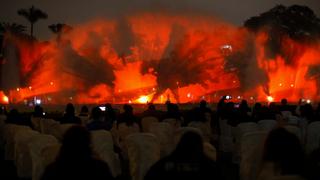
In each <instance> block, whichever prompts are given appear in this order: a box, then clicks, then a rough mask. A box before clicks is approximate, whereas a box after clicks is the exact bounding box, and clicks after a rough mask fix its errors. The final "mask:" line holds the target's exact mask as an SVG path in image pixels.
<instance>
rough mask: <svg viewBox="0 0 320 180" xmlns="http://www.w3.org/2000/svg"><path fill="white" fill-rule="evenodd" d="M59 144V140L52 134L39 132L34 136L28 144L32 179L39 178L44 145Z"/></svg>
mask: <svg viewBox="0 0 320 180" xmlns="http://www.w3.org/2000/svg"><path fill="white" fill-rule="evenodd" d="M55 144H59V141H58V140H57V139H56V138H55V137H54V136H52V135H45V134H40V135H37V136H34V137H33V138H32V139H31V140H30V142H29V144H28V149H29V152H30V155H31V160H32V180H39V179H40V178H41V175H42V173H43V171H44V168H45V167H44V165H43V162H42V157H41V155H42V154H41V152H42V150H43V149H44V148H45V147H48V146H52V145H55Z"/></svg>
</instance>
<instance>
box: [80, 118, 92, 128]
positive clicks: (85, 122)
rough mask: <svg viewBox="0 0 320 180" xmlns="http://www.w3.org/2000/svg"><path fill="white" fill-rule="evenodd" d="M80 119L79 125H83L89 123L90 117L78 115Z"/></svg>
mask: <svg viewBox="0 0 320 180" xmlns="http://www.w3.org/2000/svg"><path fill="white" fill-rule="evenodd" d="M78 117H79V118H80V120H81V125H83V126H85V125H87V124H88V123H89V120H90V117H89V116H78Z"/></svg>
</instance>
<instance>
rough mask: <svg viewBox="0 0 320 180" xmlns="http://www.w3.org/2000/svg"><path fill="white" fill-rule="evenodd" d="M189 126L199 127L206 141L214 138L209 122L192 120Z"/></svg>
mask: <svg viewBox="0 0 320 180" xmlns="http://www.w3.org/2000/svg"><path fill="white" fill-rule="evenodd" d="M188 126H189V127H194V128H197V129H199V130H200V131H201V132H202V134H203V140H204V141H205V142H210V141H211V139H212V138H213V137H212V135H211V128H210V126H208V124H207V123H204V122H197V121H192V122H190V123H189V124H188Z"/></svg>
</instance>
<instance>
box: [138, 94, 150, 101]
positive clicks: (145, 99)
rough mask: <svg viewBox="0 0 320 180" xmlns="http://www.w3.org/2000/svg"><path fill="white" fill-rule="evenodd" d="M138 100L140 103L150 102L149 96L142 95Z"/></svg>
mask: <svg viewBox="0 0 320 180" xmlns="http://www.w3.org/2000/svg"><path fill="white" fill-rule="evenodd" d="M138 102H139V103H147V102H149V98H148V96H140V97H139V99H138Z"/></svg>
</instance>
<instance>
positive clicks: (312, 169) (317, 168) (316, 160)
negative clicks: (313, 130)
mask: <svg viewBox="0 0 320 180" xmlns="http://www.w3.org/2000/svg"><path fill="white" fill-rule="evenodd" d="M304 170H305V172H304V177H305V178H306V179H307V180H319V179H320V148H318V149H316V150H314V151H313V152H312V153H311V154H310V155H309V156H308V157H307V160H306V163H305V167H304Z"/></svg>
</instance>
